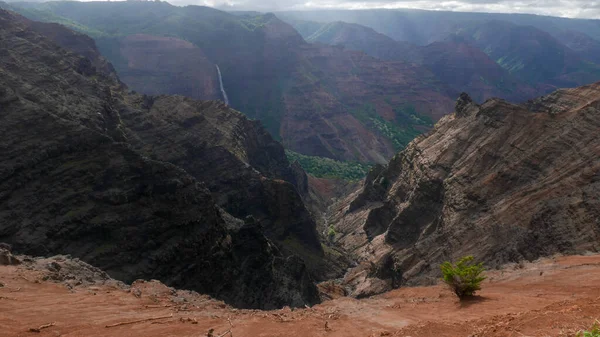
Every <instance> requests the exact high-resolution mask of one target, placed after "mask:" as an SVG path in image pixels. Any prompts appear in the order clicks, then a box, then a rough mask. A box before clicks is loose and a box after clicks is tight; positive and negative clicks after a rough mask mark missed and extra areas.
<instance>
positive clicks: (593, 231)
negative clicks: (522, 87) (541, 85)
mask: <svg viewBox="0 0 600 337" xmlns="http://www.w3.org/2000/svg"><path fill="white" fill-rule="evenodd" d="M599 130H600V83H597V84H593V85H589V86H585V87H580V88H577V89H565V90H559V91H557V92H555V93H553V94H550V95H548V96H544V97H542V98H539V99H537V100H534V101H530V102H529V103H527V104H525V105H513V104H509V103H507V102H505V101H502V100H498V99H492V100H488V101H486V102H485V103H484V104H482V105H477V104H476V103H474V102H473V101H472V100H471V99H470V98H469V97H468V95H466V94H463V95H461V97H460V99H459V100H458V102H457V104H456V113H455V114H452V115H449V116H447V117H445V118H443V119H442V120H441V121H440V122H439V123H438V124H437V126H436V127H435V129H434V130H433V131H432V132H431V133H430V134H428V135H427V136H423V137H419V138H418V139H416V140H415V141H413V142H412V143H411V144H410V146H409V147H408V148H407V149H406V150H404V151H402V152H400V153H398V154H397V155H396V156H395V157H394V158H393V159H392V160H391V161H390V163H389V164H388V165H387V167H376V168H375V169H374V170H373V171H372V172H371V173H370V174H369V176H368V177H367V179H366V181H365V183H364V187H363V188H362V189H361V190H360V191H357V192H356V193H355V194H353V195H351V196H350V197H348V198H347V199H346V200H345V201H344V202H342V203H340V204H338V205H337V206H336V207H335V209H334V211H333V212H332V216H331V219H330V223H333V224H335V227H336V230H337V232H338V233H340V237H339V242H340V243H341V244H342V245H343V246H345V248H346V249H347V250H348V251H351V252H353V254H354V256H355V258H357V259H358V260H359V261H360V262H361V266H359V267H358V268H355V269H354V270H353V271H351V272H350V273H349V274H348V275H347V276H346V283H347V284H348V285H351V286H352V287H353V289H354V295H356V296H361V295H363V294H365V295H368V294H371V293H373V292H378V291H382V290H386V289H390V288H391V287H392V286H399V285H403V284H406V285H415V284H424V283H432V282H436V281H437V279H438V277H439V275H438V274H439V264H440V263H441V262H443V261H445V260H455V259H457V258H459V257H462V256H464V255H474V256H475V257H476V259H477V260H480V261H483V262H484V263H485V264H486V266H487V267H490V268H493V267H496V266H499V265H501V264H504V263H507V262H516V261H520V260H534V259H537V258H539V257H542V256H550V255H552V254H555V253H564V254H572V253H582V252H585V251H594V252H597V251H598V250H600V244H599V242H600V156H599V154H600V138H599V137H598V131H599ZM382 280H383V281H382ZM381 282H384V285H385V286H383V287H382V286H381Z"/></svg>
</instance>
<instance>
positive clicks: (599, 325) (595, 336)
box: [575, 321, 600, 337]
mask: <svg viewBox="0 0 600 337" xmlns="http://www.w3.org/2000/svg"><path fill="white" fill-rule="evenodd" d="M575 336H576V337H600V322H598V321H596V322H595V323H594V325H593V326H592V330H590V331H583V330H582V331H579V332H578V333H577V335H575Z"/></svg>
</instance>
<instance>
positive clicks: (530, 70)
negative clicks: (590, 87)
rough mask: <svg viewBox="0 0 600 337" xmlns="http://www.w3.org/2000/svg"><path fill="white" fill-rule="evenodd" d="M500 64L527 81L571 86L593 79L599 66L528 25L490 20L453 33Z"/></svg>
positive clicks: (599, 73) (596, 76)
mask: <svg viewBox="0 0 600 337" xmlns="http://www.w3.org/2000/svg"><path fill="white" fill-rule="evenodd" d="M456 36H458V37H459V39H461V40H463V39H464V40H465V41H466V42H468V43H471V44H472V45H474V46H477V47H478V48H479V49H480V50H482V51H484V52H485V53H486V54H488V55H489V56H490V57H491V58H492V59H493V60H495V61H496V62H497V63H498V64H499V65H500V66H502V67H503V68H504V69H506V70H508V71H509V72H510V73H511V74H513V75H515V76H517V77H519V78H520V79H522V80H523V81H526V82H528V83H531V84H534V85H535V84H550V85H554V86H558V87H572V86H578V85H583V84H587V83H591V82H594V81H597V80H598V78H600V67H599V66H597V65H595V64H592V63H591V62H587V61H585V60H583V59H581V58H580V57H578V56H577V54H576V53H575V52H574V51H572V50H571V49H569V48H567V47H566V46H564V45H563V44H561V43H560V42H559V41H558V40H557V39H556V38H554V37H553V36H551V35H550V34H548V33H546V32H543V31H541V30H539V29H536V28H534V27H531V26H516V25H514V24H511V23H507V22H502V21H490V22H486V23H483V24H477V25H473V26H470V27H469V26H467V27H465V28H464V29H462V30H460V32H458V33H457V34H456Z"/></svg>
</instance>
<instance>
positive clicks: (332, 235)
mask: <svg viewBox="0 0 600 337" xmlns="http://www.w3.org/2000/svg"><path fill="white" fill-rule="evenodd" d="M336 234H337V233H336V232H335V228H333V225H331V226H329V230H328V231H327V238H328V239H329V241H330V242H331V241H333V239H335V235H336Z"/></svg>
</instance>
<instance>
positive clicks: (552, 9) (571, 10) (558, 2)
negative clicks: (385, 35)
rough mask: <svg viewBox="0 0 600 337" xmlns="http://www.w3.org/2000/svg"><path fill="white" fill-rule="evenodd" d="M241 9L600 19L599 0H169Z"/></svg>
mask: <svg viewBox="0 0 600 337" xmlns="http://www.w3.org/2000/svg"><path fill="white" fill-rule="evenodd" d="M172 2H173V3H177V4H184V3H185V4H200V5H206V6H211V7H219V8H230V9H240V10H259V11H277V10H305V9H322V8H331V9H364V8H420V9H430V10H449V11H477V12H501V13H532V14H543V15H552V16H563V17H574V18H595V19H600V0H440V1H435V0H172Z"/></svg>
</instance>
